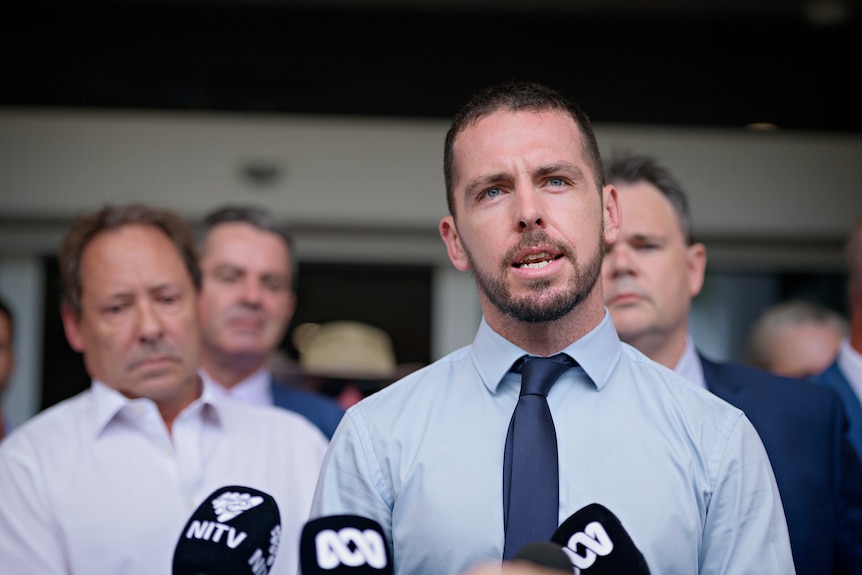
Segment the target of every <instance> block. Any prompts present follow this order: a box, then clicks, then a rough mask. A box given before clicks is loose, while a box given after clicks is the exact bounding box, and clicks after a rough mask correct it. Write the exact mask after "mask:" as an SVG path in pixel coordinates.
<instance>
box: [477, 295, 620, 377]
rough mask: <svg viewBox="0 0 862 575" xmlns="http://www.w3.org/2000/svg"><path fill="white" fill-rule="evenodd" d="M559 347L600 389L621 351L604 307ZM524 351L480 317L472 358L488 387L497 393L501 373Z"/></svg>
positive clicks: (502, 375)
mask: <svg viewBox="0 0 862 575" xmlns="http://www.w3.org/2000/svg"><path fill="white" fill-rule="evenodd" d="M560 351H561V352H563V353H566V354H567V355H569V356H570V357H572V358H573V359H574V360H575V361H577V362H578V364H579V365H580V366H581V368H583V370H584V372H585V373H586V374H587V376H588V377H589V378H590V380H592V382H593V384H594V385H595V386H596V387H597V388H598V389H599V390H601V389H602V388H603V387H604V385H605V384H606V383H607V380H608V378H609V377H610V374H611V372H612V371H613V369H614V367H615V366H616V364H617V362H619V359H620V354H621V353H622V346H621V345H620V339H619V336H618V335H617V332H616V329H614V326H613V323H611V319H610V314H609V313H608V311H607V309H605V314H604V317H603V318H602V321H601V322H599V325H597V326H596V327H595V328H593V329H592V330H591V331H590V332H589V333H587V334H586V335H584V337H582V338H580V339H579V340H577V341H574V342H572V343H570V344H569V345H568V346H566V347H565V348H564V349H561V350H560ZM524 355H529V354H528V353H527V352H526V351H524V350H523V349H521V348H520V347H518V346H517V345H515V344H514V343H512V342H510V341H509V340H507V339H506V338H504V337H503V336H501V335H500V334H498V333H497V332H495V331H494V330H493V329H491V326H489V325H488V323H487V322H486V321H485V318H484V317H483V318H482V321H481V322H480V323H479V330H478V331H477V332H476V338H475V339H474V340H473V361H474V363H475V365H476V369H477V370H478V372H479V377H480V378H481V379H482V382H483V383H484V384H485V387H487V388H488V390H489V391H491V392H492V393H496V391H497V388H498V386H499V385H500V382H501V381H502V380H503V377H504V376H505V375H506V374H507V373H508V372H509V369H510V368H511V367H512V365H513V364H514V363H515V362H516V361H517V360H518V358H520V357H522V356H524Z"/></svg>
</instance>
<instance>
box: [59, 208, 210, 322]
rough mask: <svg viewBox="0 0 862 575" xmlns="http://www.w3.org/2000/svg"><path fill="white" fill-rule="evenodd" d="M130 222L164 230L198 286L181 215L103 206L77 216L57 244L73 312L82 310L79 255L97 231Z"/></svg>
mask: <svg viewBox="0 0 862 575" xmlns="http://www.w3.org/2000/svg"><path fill="white" fill-rule="evenodd" d="M132 225H141V226H151V227H154V228H156V229H157V230H159V231H161V232H162V233H164V234H165V235H166V236H167V237H168V239H169V240H170V241H171V243H172V244H173V245H174V248H176V250H177V254H178V255H179V256H180V259H181V260H182V261H183V264H184V265H185V267H186V270H187V271H188V272H189V276H190V277H191V280H192V283H193V284H194V286H195V289H196V290H200V287H201V273H200V268H199V267H198V258H197V252H196V251H195V244H194V235H193V233H192V230H191V226H190V225H189V223H188V222H187V221H186V220H185V219H184V218H183V217H182V216H180V215H178V214H176V213H174V212H172V211H169V210H165V209H162V208H156V207H152V206H147V205H144V204H130V205H125V206H105V207H104V208H102V209H100V210H98V211H96V212H91V213H88V214H85V215H82V216H80V217H78V218H77V219H76V220H75V221H74V222H73V223H72V227H71V229H70V230H69V232H68V233H67V234H66V237H65V239H64V240H63V244H62V245H61V246H60V279H61V283H62V303H63V304H64V305H67V306H69V307H70V308H71V309H72V310H73V311H74V312H75V314H76V315H80V314H81V259H82V258H83V254H84V250H85V249H86V247H87V246H88V245H89V243H90V241H92V240H93V238H95V237H96V236H97V235H99V234H101V233H103V232H107V231H112V230H117V229H120V228H123V227H125V226H132Z"/></svg>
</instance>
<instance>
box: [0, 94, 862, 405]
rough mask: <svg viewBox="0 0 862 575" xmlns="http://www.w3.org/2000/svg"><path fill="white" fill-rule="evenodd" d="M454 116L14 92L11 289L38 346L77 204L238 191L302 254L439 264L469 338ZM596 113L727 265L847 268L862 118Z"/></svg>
mask: <svg viewBox="0 0 862 575" xmlns="http://www.w3.org/2000/svg"><path fill="white" fill-rule="evenodd" d="M447 127H448V122H447V121H443V120H408V119H403V120H395V119H370V118H346V117H339V118H332V117H313V116H312V117H306V116H303V117H299V116H264V115H238V114H204V113H188V112H182V113H179V112H158V113H157V112H122V113H121V112H104V111H102V112H95V111H92V112H88V111H77V110H76V111H63V110H23V109H2V108H0V272H2V273H0V280H2V282H0V290H2V291H3V293H7V294H11V297H14V298H15V299H16V300H19V301H16V302H13V303H16V304H18V305H16V308H21V309H18V310H17V311H18V313H19V315H20V316H22V317H20V318H19V323H21V324H23V325H26V326H27V327H26V328H25V330H24V332H22V335H21V336H20V337H21V338H23V339H25V340H26V342H25V344H24V346H30V345H32V346H33V349H37V348H38V345H39V343H38V342H40V341H41V333H40V332H39V331H38V329H39V328H38V326H39V325H41V323H40V321H41V320H40V310H39V309H38V305H36V303H35V302H36V301H37V298H36V293H37V292H38V291H39V290H40V289H41V285H42V284H41V281H42V278H40V277H39V272H38V269H39V268H38V257H39V256H40V255H42V254H45V253H56V249H57V246H58V244H59V241H60V239H61V237H62V235H63V233H64V232H65V229H66V226H67V225H68V223H69V222H70V220H71V218H72V217H73V216H74V215H76V214H77V213H79V212H82V211H89V210H91V209H94V208H97V207H100V206H101V205H103V204H105V203H125V202H147V203H153V204H158V205H162V206H164V207H168V208H171V209H174V210H177V211H179V212H180V213H182V214H184V215H186V216H188V217H190V218H192V219H196V218H198V217H200V216H201V215H202V214H204V213H205V212H207V211H208V210H210V209H211V208H213V207H214V206H216V205H219V204H222V203H226V202H235V203H246V202H251V203H256V204H260V205H263V206H265V207H268V208H269V209H271V210H273V211H274V212H275V213H276V214H278V215H280V216H281V217H284V218H285V219H287V220H288V221H289V222H290V223H292V224H293V225H294V227H295V228H296V230H297V234H296V236H297V237H296V239H297V254H298V256H299V258H301V259H306V260H307V259H313V260H317V261H327V260H330V261H339V262H362V261H367V262H374V263H381V262H391V263H398V262H403V263H424V264H430V265H432V266H435V268H436V272H435V275H434V302H435V310H437V311H436V316H435V318H434V321H433V330H434V333H433V334H432V341H433V347H434V349H433V353H434V357H439V356H440V355H442V354H443V353H445V352H447V351H449V350H451V349H454V348H456V347H460V346H461V345H464V344H465V343H468V342H469V341H470V340H471V339H472V331H473V329H474V328H475V325H476V321H477V320H478V317H479V313H480V312H479V307H478V303H477V299H476V296H475V293H474V292H475V290H474V289H473V287H472V282H471V280H470V278H469V276H466V275H463V274H458V273H457V272H455V271H454V270H453V269H452V267H451V265H450V264H449V262H448V259H447V257H446V253H445V250H444V249H443V246H442V243H441V242H440V240H439V238H438V236H437V231H436V230H437V223H438V221H439V219H440V217H441V216H442V215H444V213H445V210H446V206H445V197H444V191H443V189H444V188H443V175H442V148H443V137H444V135H445V132H446V129H447ZM595 129H596V133H597V136H598V138H599V142H600V145H601V147H602V151H603V153H604V154H605V155H607V154H608V153H610V152H611V151H613V150H615V149H618V148H632V149H634V150H636V151H643V152H649V153H653V154H655V155H657V156H658V157H659V158H660V159H661V160H662V161H663V162H664V163H665V164H666V165H667V166H668V167H669V168H670V169H671V170H672V171H673V172H674V173H675V174H676V175H677V176H678V177H679V178H680V180H681V181H682V182H683V184H685V185H686V187H687V188H688V191H689V194H690V198H691V204H692V209H693V213H694V219H695V229H696V232H697V234H698V235H699V236H700V237H701V238H702V239H705V240H706V241H707V244H708V246H709V249H710V266H726V267H745V266H749V267H751V268H753V269H763V268H764V267H768V266H770V265H773V266H779V267H784V268H788V269H793V270H821V269H822V270H830V271H835V270H840V269H841V256H840V246H841V243H842V241H843V237H844V235H845V233H846V231H847V230H848V229H849V228H850V226H851V224H852V222H853V221H854V219H855V217H856V215H857V214H859V213H860V212H862V136H860V135H857V136H850V135H835V134H801V133H785V132H770V133H752V132H747V131H744V130H742V129H740V130H738V131H734V130H729V129H720V130H718V129H694V128H691V129H686V128H668V127H643V126H640V127H635V126H616V125H597V126H595ZM250 163H251V164H264V165H269V166H274V167H275V168H277V169H278V170H280V171H281V174H282V177H281V178H280V179H277V180H276V181H274V182H272V183H270V184H268V185H255V184H254V183H252V182H249V181H248V180H247V179H245V178H244V177H243V175H242V172H243V169H244V167H246V166H248V165H249V164H250ZM695 319H696V318H695ZM712 332H713V333H712V335H713V336H716V334H715V324H714V323H712ZM718 339H720V337H719V338H718ZM715 345H716V346H717V348H716V349H718V350H719V351H721V348H720V343H719V342H716V344H715ZM24 346H21V345H19V348H20V347H24ZM35 361H36V360H35V359H33V358H32V357H28V359H26V360H25V362H24V363H25V367H24V368H22V369H19V372H18V374H17V376H16V377H17V379H18V380H19V381H16V385H15V388H16V389H15V394H16V396H15V402H16V405H18V406H21V407H19V408H18V409H24V410H26V409H27V406H29V405H31V403H32V401H33V399H32V398H33V397H34V395H33V394H34V393H36V392H35V391H34V390H33V389H31V388H29V387H27V386H28V382H32V383H33V384H35V383H36V382H37V381H38V373H37V372H36V368H35V367H34V366H35V365H37V364H36V363H33V362H35ZM28 365H29V367H27V366H28ZM22 379H23V380H25V381H24V382H21V381H20V380H22Z"/></svg>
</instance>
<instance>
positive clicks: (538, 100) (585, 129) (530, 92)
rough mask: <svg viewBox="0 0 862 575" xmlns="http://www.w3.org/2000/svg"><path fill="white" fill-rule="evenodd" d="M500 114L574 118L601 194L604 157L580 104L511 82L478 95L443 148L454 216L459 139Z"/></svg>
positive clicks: (549, 90)
mask: <svg viewBox="0 0 862 575" xmlns="http://www.w3.org/2000/svg"><path fill="white" fill-rule="evenodd" d="M500 110H505V111H510V112H519V111H527V112H547V111H560V112H563V113H566V114H568V115H569V116H571V117H572V120H574V122H575V124H576V125H577V126H578V129H579V130H580V131H581V135H582V136H583V138H584V152H585V155H586V157H587V162H588V163H589V164H590V167H591V168H592V169H593V172H594V176H595V180H596V185H597V186H598V188H599V192H600V193H601V190H602V187H603V186H604V179H603V174H602V157H601V154H600V153H599V144H598V142H597V140H596V135H595V134H594V133H593V128H592V125H591V124H590V120H589V118H588V117H587V115H586V114H585V113H584V112H583V111H582V110H581V109H580V107H578V105H577V104H575V103H574V102H572V101H571V100H569V99H567V98H566V97H564V96H563V95H562V94H560V93H559V92H557V91H556V90H554V89H553V88H549V87H547V86H543V85H542V84H536V83H531V82H508V83H505V84H500V85H498V86H492V87H490V88H485V89H484V90H481V91H480V92H478V93H476V94H475V95H474V96H473V97H472V98H470V100H469V101H468V102H467V103H466V104H465V105H464V106H463V107H462V108H461V109H460V110H459V111H458V113H457V114H455V118H454V119H453V120H452V126H451V127H450V128H449V131H448V132H447V133H446V142H445V144H444V147H443V174H444V177H445V182H446V204H447V206H448V208H449V213H450V214H451V215H453V216H454V215H455V199H454V197H453V195H454V191H453V189H452V187H453V185H454V181H455V169H454V165H453V164H454V157H453V156H454V154H453V147H454V144H455V139H456V138H457V137H458V135H459V134H460V133H461V132H462V131H464V129H465V128H467V127H468V126H471V125H475V124H476V122H478V121H479V120H480V119H481V118H483V117H484V116H487V115H489V114H492V113H494V112H498V111H500Z"/></svg>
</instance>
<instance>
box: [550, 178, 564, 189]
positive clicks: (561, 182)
mask: <svg viewBox="0 0 862 575" xmlns="http://www.w3.org/2000/svg"><path fill="white" fill-rule="evenodd" d="M565 183H566V182H565V180H563V178H551V179H550V180H548V184H550V185H552V186H554V187H558V186H563V185H565Z"/></svg>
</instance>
